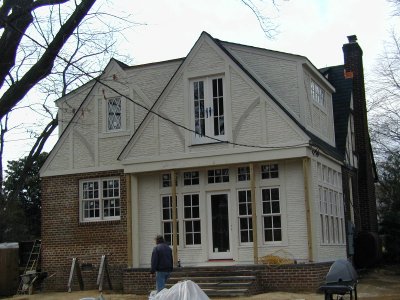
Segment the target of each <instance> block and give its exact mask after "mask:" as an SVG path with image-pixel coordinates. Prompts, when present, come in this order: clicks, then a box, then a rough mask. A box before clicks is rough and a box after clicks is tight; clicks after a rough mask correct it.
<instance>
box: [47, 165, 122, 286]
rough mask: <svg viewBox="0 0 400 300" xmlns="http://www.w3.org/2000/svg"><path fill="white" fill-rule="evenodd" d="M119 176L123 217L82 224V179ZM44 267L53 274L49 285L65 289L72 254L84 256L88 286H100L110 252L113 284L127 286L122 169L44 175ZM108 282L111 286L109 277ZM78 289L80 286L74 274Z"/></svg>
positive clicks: (83, 275)
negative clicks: (103, 261) (102, 266)
mask: <svg viewBox="0 0 400 300" xmlns="http://www.w3.org/2000/svg"><path fill="white" fill-rule="evenodd" d="M103 177H119V178H120V184H121V187H120V191H121V195H120V197H121V198H120V199H121V200H120V201H121V220H119V221H109V222H91V223H80V222H79V181H80V180H82V179H88V178H103ZM42 191H43V198H42V254H41V255H42V257H41V259H42V261H41V268H42V271H44V272H47V273H48V278H47V279H46V280H45V281H44V289H45V290H48V291H66V290H67V285H68V279H69V274H70V270H71V264H72V258H73V257H76V258H78V260H79V263H80V265H81V266H86V267H85V268H82V277H83V282H84V288H85V289H95V288H97V285H96V281H97V274H98V269H99V265H100V261H101V256H102V255H107V259H108V266H109V273H110V275H111V282H112V284H113V288H114V289H115V290H122V288H123V284H122V280H123V272H124V270H125V269H126V268H127V261H128V258H127V219H126V215H127V214H126V209H127V205H126V199H127V197H126V182H125V175H124V174H123V171H122V170H120V171H112V172H110V171H109V172H98V173H86V174H77V175H65V176H53V177H44V178H42ZM103 286H104V287H105V288H107V282H106V280H104V284H103ZM72 289H73V290H78V289H79V285H78V280H77V276H76V275H75V276H74V280H73V286H72Z"/></svg>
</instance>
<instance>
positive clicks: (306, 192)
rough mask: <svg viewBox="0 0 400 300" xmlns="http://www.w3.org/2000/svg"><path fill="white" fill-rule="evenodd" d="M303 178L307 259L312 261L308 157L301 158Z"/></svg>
mask: <svg viewBox="0 0 400 300" xmlns="http://www.w3.org/2000/svg"><path fill="white" fill-rule="evenodd" d="M303 178H304V200H305V209H306V222H307V236H308V239H307V243H308V260H309V261H313V260H314V255H313V239H312V224H311V203H310V202H311V199H312V197H311V194H310V193H311V189H310V180H311V178H310V159H309V158H308V157H304V158H303Z"/></svg>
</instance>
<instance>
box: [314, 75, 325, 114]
mask: <svg viewBox="0 0 400 300" xmlns="http://www.w3.org/2000/svg"><path fill="white" fill-rule="evenodd" d="M313 86H314V92H313ZM310 94H311V99H312V101H313V103H314V104H316V105H317V106H318V107H320V108H322V109H323V111H324V112H325V111H326V91H325V89H324V88H322V86H321V85H319V84H318V83H317V82H316V81H315V80H313V79H311V82H310ZM314 94H316V95H317V97H315V96H314ZM321 97H322V98H321ZM321 99H322V100H321ZM321 101H322V103H321Z"/></svg>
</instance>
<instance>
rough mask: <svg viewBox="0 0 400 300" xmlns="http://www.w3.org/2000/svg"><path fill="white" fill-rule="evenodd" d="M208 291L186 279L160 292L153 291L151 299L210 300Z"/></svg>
mask: <svg viewBox="0 0 400 300" xmlns="http://www.w3.org/2000/svg"><path fill="white" fill-rule="evenodd" d="M209 299H210V298H208V296H207V295H206V293H204V292H203V290H202V289H201V288H200V287H199V286H198V285H197V284H196V283H194V282H193V281H191V280H185V281H180V282H178V283H176V284H174V285H173V286H172V287H171V288H170V289H163V290H161V291H160V292H159V293H156V291H152V292H151V294H150V296H149V300H209Z"/></svg>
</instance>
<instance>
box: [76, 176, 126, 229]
mask: <svg viewBox="0 0 400 300" xmlns="http://www.w3.org/2000/svg"><path fill="white" fill-rule="evenodd" d="M80 207H81V217H80V219H81V221H82V222H90V221H108V220H119V219H120V217H121V199H120V181H119V179H118V178H106V179H90V180H83V181H81V183H80Z"/></svg>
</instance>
